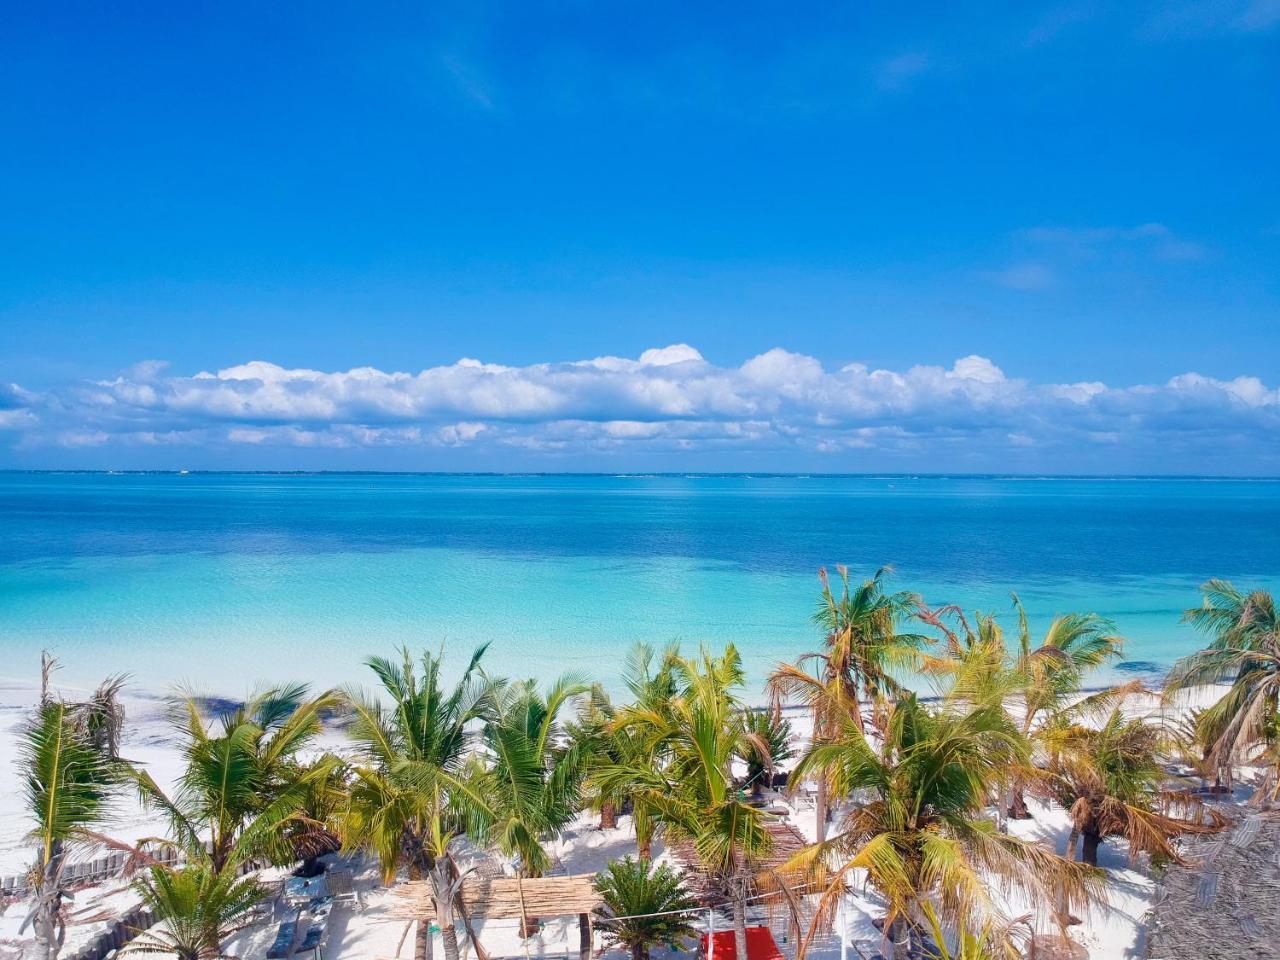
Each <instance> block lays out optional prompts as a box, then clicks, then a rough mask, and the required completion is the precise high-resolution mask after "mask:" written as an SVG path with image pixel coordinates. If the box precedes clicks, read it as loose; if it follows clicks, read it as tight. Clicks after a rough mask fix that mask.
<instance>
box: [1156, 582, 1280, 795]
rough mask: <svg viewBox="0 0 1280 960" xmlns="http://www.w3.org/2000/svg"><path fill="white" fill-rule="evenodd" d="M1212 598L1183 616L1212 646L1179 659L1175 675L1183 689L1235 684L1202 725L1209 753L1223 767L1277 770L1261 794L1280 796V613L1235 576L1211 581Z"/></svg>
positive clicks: (1172, 685)
mask: <svg viewBox="0 0 1280 960" xmlns="http://www.w3.org/2000/svg"><path fill="white" fill-rule="evenodd" d="M1201 590H1202V591H1203V593H1204V603H1203V605H1202V606H1200V607H1196V608H1193V609H1191V610H1188V611H1187V612H1186V613H1185V614H1184V615H1183V620H1184V621H1186V622H1189V623H1190V624H1192V626H1194V627H1195V628H1196V629H1198V630H1200V631H1201V632H1203V633H1206V634H1208V635H1209V637H1210V642H1209V646H1208V647H1207V648H1206V649H1204V650H1201V651H1199V652H1197V653H1193V654H1192V655H1191V656H1189V657H1184V658H1183V659H1181V660H1179V661H1178V663H1177V664H1176V665H1175V666H1174V669H1173V671H1172V673H1171V674H1170V676H1169V689H1170V691H1175V690H1179V689H1183V688H1186V687H1191V686H1196V685H1199V684H1204V683H1221V682H1224V681H1225V682H1227V683H1229V684H1231V687H1230V689H1229V690H1228V691H1227V693H1226V695H1225V696H1224V697H1222V699H1221V700H1219V701H1218V702H1217V703H1216V704H1214V705H1213V706H1211V707H1208V708H1207V709H1206V710H1204V711H1203V713H1202V714H1201V716H1200V718H1199V723H1200V725H1201V726H1202V728H1203V733H1204V734H1205V735H1206V736H1207V737H1208V738H1209V739H1210V740H1211V742H1212V746H1211V747H1210V749H1209V754H1208V757H1207V758H1206V759H1207V760H1208V761H1209V762H1210V763H1211V764H1212V765H1214V766H1216V767H1218V768H1219V769H1224V768H1225V769H1230V768H1231V767H1232V766H1235V765H1237V764H1239V763H1242V762H1244V761H1246V760H1249V759H1255V760H1262V761H1263V762H1265V763H1266V764H1267V765H1268V767H1269V768H1270V772H1269V774H1268V778H1267V781H1268V782H1267V783H1266V784H1265V785H1264V786H1263V788H1262V789H1260V790H1259V791H1258V794H1257V795H1258V797H1259V798H1268V799H1275V798H1276V797H1277V796H1280V618H1278V617H1277V615H1276V605H1275V600H1274V598H1273V597H1272V596H1271V594H1270V593H1268V592H1267V591H1265V590H1254V591H1252V592H1251V593H1242V592H1241V591H1240V590H1238V589H1237V588H1236V587H1235V586H1233V585H1232V584H1231V582H1230V581H1227V580H1210V581H1209V582H1208V583H1206V584H1205V585H1204V586H1203V587H1201Z"/></svg>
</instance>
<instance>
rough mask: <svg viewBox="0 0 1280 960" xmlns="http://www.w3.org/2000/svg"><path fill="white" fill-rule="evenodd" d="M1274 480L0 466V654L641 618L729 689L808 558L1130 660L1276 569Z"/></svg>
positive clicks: (533, 641) (239, 657)
mask: <svg viewBox="0 0 1280 960" xmlns="http://www.w3.org/2000/svg"><path fill="white" fill-rule="evenodd" d="M1277 530H1280V482H1274V481H1232V480H1183V479H1178V480H1171V479H1053V478H1048V479H1029V478H994V477H958V478H937V477H928V478H916V477H790V476H759V477H748V476H627V477H615V476H471V475H362V474H325V475H278V474H187V475H179V474H124V475H108V474H23V473H10V474H0V653H2V654H3V665H0V675H4V676H12V677H19V678H30V677H34V675H35V674H36V672H37V670H38V657H39V651H40V649H41V648H42V647H48V648H50V649H52V650H54V651H55V652H56V653H57V654H58V655H59V656H60V657H61V658H62V659H63V661H64V663H65V668H64V671H63V677H64V679H65V680H66V681H73V680H77V679H78V680H83V681H84V682H86V683H87V682H91V681H93V680H94V679H96V678H98V677H100V676H101V675H102V674H104V673H106V672H111V671H117V670H127V671H130V672H132V673H134V674H135V675H136V676H137V677H138V678H139V679H140V680H143V681H144V685H145V686H146V687H148V688H156V687H158V686H162V685H165V684H168V683H173V682H182V681H188V682H191V683H194V684H196V685H198V686H200V687H202V688H204V689H210V690H216V691H219V692H228V693H234V692H238V691H243V690H244V689H245V688H246V687H248V686H250V685H251V684H252V683H253V682H254V681H255V680H258V679H263V678H268V677H271V678H285V677H298V678H305V679H307V680H310V681H313V682H315V683H321V684H331V683H338V682H348V681H353V680H354V681H363V680H364V673H365V671H363V670H362V668H361V667H360V666H359V664H360V661H361V659H362V658H363V657H364V656H366V655H368V654H370V653H375V652H379V653H387V652H390V651H391V649H392V648H393V647H395V646H397V645H399V644H408V645H410V646H412V647H420V646H423V645H427V646H430V647H432V648H438V647H440V646H441V645H442V644H443V645H444V648H445V650H446V654H447V656H448V657H449V658H450V659H451V660H452V661H454V662H455V663H456V662H458V661H461V660H462V659H463V658H464V657H465V656H466V655H467V654H468V653H469V652H470V650H471V649H472V648H473V647H474V646H475V645H476V644H478V643H481V642H490V643H491V647H490V651H489V653H488V655H487V657H486V662H487V664H488V667H489V669H490V670H491V671H493V672H495V673H501V674H510V675H517V676H535V677H542V678H546V677H551V676H554V675H556V674H558V673H560V672H562V671H564V670H577V671H580V672H583V673H585V674H588V675H590V676H591V677H593V678H597V679H600V680H602V681H605V682H606V683H607V684H610V685H614V684H616V682H617V677H618V671H619V667H620V661H621V657H622V655H623V654H624V652H625V651H626V649H627V648H628V647H629V646H630V645H631V644H632V643H633V642H635V641H637V640H647V641H650V642H654V643H662V642H665V641H667V640H672V639H680V640H682V641H685V642H686V643H688V644H692V643H696V642H698V641H702V640H705V641H709V642H711V643H713V644H716V645H719V644H722V643H724V642H725V641H728V640H732V641H733V642H735V643H736V644H737V645H738V646H739V648H740V649H741V651H742V652H743V655H744V658H745V659H746V662H747V664H748V667H749V670H750V673H751V677H752V681H751V682H752V685H753V687H758V684H759V682H760V680H761V678H762V677H763V675H764V673H765V672H766V671H767V670H768V669H769V667H771V666H772V665H773V664H774V663H775V662H776V661H778V660H780V659H787V660H790V659H794V658H795V657H796V656H797V655H798V654H800V653H802V652H804V651H805V650H807V649H811V648H812V647H813V645H814V644H815V643H816V642H817V641H818V639H819V637H818V635H817V633H816V631H815V629H814V628H813V627H812V625H811V624H810V622H809V616H810V614H811V612H812V610H813V607H814V601H815V598H816V591H817V579H816V571H817V569H818V567H819V566H822V565H824V564H826V565H828V566H829V565H832V564H835V563H838V562H845V563H848V564H849V565H850V566H851V567H852V568H853V569H854V571H855V573H856V574H858V575H865V574H870V573H871V572H872V571H874V569H875V568H876V567H878V566H880V565H883V564H886V563H891V564H893V566H894V568H895V572H894V575H893V581H892V582H893V584H894V585H895V586H896V587H898V588H909V589H912V590H916V591H919V592H921V593H923V594H924V596H925V599H926V600H927V601H928V602H929V603H930V604H931V605H937V604H942V603H949V602H954V603H959V604H961V605H962V606H963V607H964V608H965V609H966V610H973V609H975V608H977V609H981V610H984V611H989V612H995V613H997V614H1002V615H1004V616H1005V619H1006V625H1007V626H1008V627H1009V628H1010V629H1012V627H1013V625H1014V619H1013V616H1012V613H1011V608H1010V602H1009V591H1010V590H1016V591H1017V592H1018V593H1019V595H1020V596H1021V597H1022V599H1023V601H1024V602H1025V603H1026V605H1027V608H1028V612H1029V614H1030V616H1031V618H1032V627H1033V630H1035V631H1037V632H1038V631H1039V630H1042V629H1043V627H1044V626H1045V625H1046V624H1047V622H1048V620H1049V618H1050V617H1052V616H1053V615H1054V614H1055V613H1058V612H1066V611H1071V610H1096V611H1098V612H1099V613H1102V614H1104V615H1106V616H1108V617H1111V618H1112V619H1113V620H1114V621H1115V622H1116V625H1117V628H1118V629H1119V631H1120V632H1121V633H1122V634H1123V635H1124V636H1125V637H1126V638H1127V639H1128V644H1127V647H1126V655H1127V658H1128V660H1129V661H1130V662H1131V663H1130V665H1129V669H1130V671H1131V672H1136V673H1138V674H1142V675H1150V674H1155V673H1158V672H1159V670H1160V669H1161V668H1163V667H1165V666H1167V665H1168V664H1169V663H1171V662H1172V661H1173V660H1174V659H1175V658H1176V657H1177V656H1180V655H1181V654H1183V653H1186V652H1188V651H1190V650H1192V649H1194V648H1195V647H1196V645H1197V638H1196V636H1195V635H1194V634H1193V633H1192V632H1191V631H1190V630H1188V629H1187V628H1186V627H1184V626H1181V625H1179V623H1178V618H1179V616H1180V614H1181V612H1182V610H1183V609H1185V608H1186V607H1188V606H1192V605H1195V604H1197V603H1198V602H1199V595H1198V592H1197V586H1198V584H1199V583H1201V582H1202V581H1203V580H1205V579H1207V578H1208V577H1210V576H1225V577H1230V578H1233V579H1235V580H1236V581H1237V582H1238V583H1239V584H1241V585H1248V586H1262V587H1266V588H1270V589H1274V588H1275V587H1276V585H1277V584H1280V538H1277V537H1276V531H1277Z"/></svg>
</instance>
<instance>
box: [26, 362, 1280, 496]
mask: <svg viewBox="0 0 1280 960" xmlns="http://www.w3.org/2000/svg"><path fill="white" fill-rule="evenodd" d="M0 449H2V450H4V451H5V455H4V460H5V461H8V465H24V466H44V465H48V466H67V465H82V466H96V465H106V464H110V465H113V466H122V467H129V466H135V465H137V466H146V467H154V466H157V465H163V464H166V463H172V464H173V465H178V464H179V463H181V462H183V461H184V458H187V459H191V458H192V456H193V454H196V453H198V454H199V456H198V457H196V459H195V461H194V462H195V463H196V465H198V466H202V467H212V466H217V465H218V463H219V462H220V458H225V459H226V461H227V463H228V465H234V466H252V465H258V466H263V467H270V468H278V467H280V466H282V465H284V464H287V463H288V462H290V457H291V456H295V455H296V456H298V457H301V458H302V459H300V460H299V463H300V464H303V465H309V466H316V465H332V466H363V467H369V468H375V469H376V468H378V467H379V466H380V465H382V461H383V460H387V461H388V462H393V463H394V464H395V465H396V467H397V468H399V467H403V466H404V465H405V464H406V463H413V464H416V465H418V466H420V467H422V468H430V469H450V468H453V467H457V468H464V467H465V468H471V467H473V466H475V465H484V464H486V463H489V462H490V461H492V462H493V463H501V464H504V465H506V466H507V467H515V468H519V469H525V468H534V469H548V470H554V469H569V468H572V469H578V468H582V467H583V466H584V465H588V466H589V465H598V466H600V467H602V468H604V469H609V468H610V465H611V464H614V463H651V464H652V465H655V466H659V465H667V466H669V467H670V468H672V469H686V468H693V467H691V466H690V465H691V464H696V465H697V466H696V468H697V469H709V468H714V467H715V466H717V465H719V466H722V467H723V468H724V469H738V468H740V467H741V466H742V465H744V464H750V465H752V468H753V469H761V468H770V469H776V470H780V471H783V470H787V469H792V468H797V467H800V468H802V469H819V468H821V467H823V466H824V465H828V466H829V468H830V469H831V470H833V471H838V470H856V469H859V468H866V469H877V470H883V469H892V468H893V467H894V466H895V465H900V466H901V467H902V468H903V469H910V470H920V469H927V468H928V467H929V466H930V465H933V466H935V467H936V469H939V470H959V469H970V470H973V471H976V472H1001V471H1016V470H1017V469H1018V468H1019V466H1023V467H1030V468H1032V469H1035V470H1052V471H1055V472H1063V473H1081V472H1084V473H1096V472H1142V471H1151V472H1172V473H1193V474H1213V473H1235V474H1253V475H1259V474H1274V473H1276V472H1277V465H1278V464H1280V388H1277V387H1273V386H1268V385H1267V384H1265V383H1263V382H1262V381H1261V380H1260V379H1258V378H1257V377H1252V376H1239V377H1236V378H1235V379H1232V380H1219V379H1214V378H1210V377H1206V376H1201V375H1200V374H1197V373H1194V372H1187V373H1182V374H1179V375H1177V376H1174V377H1172V378H1170V379H1169V380H1167V381H1166V382H1164V383H1161V384H1137V385H1108V384H1104V383H1100V382H1096V381H1087V382H1075V383H1033V382H1030V381H1028V380H1025V379H1019V378H1017V377H1013V376H1009V375H1008V374H1006V372H1005V371H1004V370H1002V369H1001V368H1000V367H999V366H998V365H997V364H996V363H995V362H993V361H992V360H991V359H989V358H987V357H982V356H977V355H970V356H966V357H961V358H959V359H957V360H956V361H955V362H954V363H953V364H952V365H951V366H950V367H941V366H932V365H916V366H912V367H910V368H908V369H906V370H903V371H893V370H882V369H871V368H869V367H868V366H866V365H864V364H860V363H851V364H848V365H845V366H842V367H839V368H838V369H832V370H828V369H826V368H825V367H824V366H823V364H822V363H821V362H820V361H819V360H818V359H816V358H814V357H811V356H806V355H803V354H799V353H792V352H789V351H787V350H784V349H781V348H774V349H772V350H768V351H766V352H764V353H761V354H758V355H756V356H753V357H751V358H750V359H748V360H746V361H745V362H744V363H742V364H741V365H740V366H737V367H733V366H718V365H716V364H713V363H711V362H709V361H707V360H706V359H705V358H704V357H703V356H702V354H700V353H699V352H698V350H696V349H695V348H693V347H692V346H689V345H687V344H674V345H671V346H666V347H662V348H656V349H651V350H646V351H645V352H643V353H642V354H641V355H640V356H639V357H638V358H635V359H629V358H623V357H614V356H603V357H596V358H594V359H588V360H572V361H563V362H556V363H538V364H532V365H528V366H520V367H513V366H502V365H498V364H492V363H484V362H482V361H480V360H474V359H469V358H466V359H462V360H459V361H457V362H456V363H452V364H449V365H444V366H436V367H430V368H428V369H424V370H422V371H420V372H418V373H407V372H395V371H392V372H387V371H382V370H378V369H374V368H371V367H358V368H354V369H351V370H346V371H334V372H324V371H318V370H308V369H289V368H285V367H281V366H279V365H277V364H274V363H270V362H267V361H263V360H254V361H251V362H248V363H244V364H240V365H238V366H233V367H228V368H225V369H221V370H217V371H214V372H204V371H202V372H199V373H196V374H194V375H182V374H176V373H173V372H171V371H170V370H169V369H168V367H167V365H166V364H164V363H162V362H159V361H146V362H142V363H139V364H137V365H135V366H134V367H132V368H130V369H129V370H127V371H124V372H123V373H121V374H120V375H119V376H117V377H114V378H112V379H108V380H97V381H82V382H75V383H70V384H65V385H63V386H59V387H54V388H51V389H48V390H45V391H40V392H37V391H31V390H27V389H24V388H23V387H22V386H20V385H18V384H0ZM317 452H320V453H317ZM414 456H417V459H413V457H414ZM406 458H408V459H406ZM1109 464H1110V465H1112V466H1110V467H1109V466H1108V465H1109Z"/></svg>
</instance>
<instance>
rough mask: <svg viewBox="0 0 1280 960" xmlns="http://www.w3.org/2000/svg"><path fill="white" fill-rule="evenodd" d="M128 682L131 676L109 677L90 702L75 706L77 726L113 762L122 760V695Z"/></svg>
mask: <svg viewBox="0 0 1280 960" xmlns="http://www.w3.org/2000/svg"><path fill="white" fill-rule="evenodd" d="M128 682H129V677H128V675H127V674H123V673H117V674H115V675H113V676H110V677H107V679H106V680H103V681H102V683H100V684H98V687H97V689H96V690H94V691H93V694H92V695H91V696H90V697H89V699H88V700H83V701H80V702H79V703H76V704H75V705H74V710H73V713H74V716H75V720H76V723H77V725H78V726H79V727H80V728H81V729H82V730H83V731H84V733H85V735H86V736H88V737H89V739H90V740H91V741H92V742H93V743H94V744H95V745H96V746H97V747H98V748H99V749H100V750H102V751H103V752H104V753H106V755H107V756H109V757H111V758H112V759H113V760H118V759H119V758H120V738H121V736H122V735H123V733H124V721H125V713H124V704H122V703H121V702H120V694H121V692H123V690H124V687H125V684H126V683H128Z"/></svg>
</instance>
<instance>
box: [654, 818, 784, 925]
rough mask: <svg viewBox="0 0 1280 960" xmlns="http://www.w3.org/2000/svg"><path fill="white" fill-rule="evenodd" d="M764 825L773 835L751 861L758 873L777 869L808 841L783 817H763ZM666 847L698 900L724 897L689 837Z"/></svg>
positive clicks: (716, 901)
mask: <svg viewBox="0 0 1280 960" xmlns="http://www.w3.org/2000/svg"><path fill="white" fill-rule="evenodd" d="M765 829H766V830H768V831H769V835H770V836H771V837H773V848H772V850H770V852H769V855H768V856H767V857H764V858H763V859H762V860H760V861H759V862H758V863H756V864H754V865H753V869H754V870H755V872H756V873H758V874H764V873H769V872H771V871H776V870H777V869H778V868H779V867H781V866H782V865H783V864H784V863H786V862H787V861H788V860H790V859H791V858H792V857H793V856H795V855H796V854H797V853H799V852H800V851H801V850H803V849H804V848H805V847H807V846H808V845H809V844H808V841H806V840H805V838H804V835H803V834H802V833H800V831H799V830H797V829H796V828H795V827H793V826H792V825H791V824H789V823H787V822H786V821H785V820H766V821H765ZM667 849H668V850H670V851H671V856H672V857H674V858H675V860H676V862H677V863H679V864H680V866H681V867H683V868H684V870H685V872H686V873H687V874H688V878H687V881H688V886H689V889H690V890H691V891H692V892H693V895H694V896H695V897H696V898H697V899H698V900H699V901H700V902H701V903H704V904H717V903H720V902H722V901H723V900H724V893H723V891H721V890H720V888H719V886H718V885H717V884H716V883H715V881H713V880H712V879H711V878H710V877H709V876H707V873H706V871H705V870H703V869H702V864H701V863H700V862H699V860H698V853H697V851H696V850H695V849H694V848H693V843H692V842H691V841H688V840H680V841H676V842H674V843H670V844H668V846H667Z"/></svg>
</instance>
